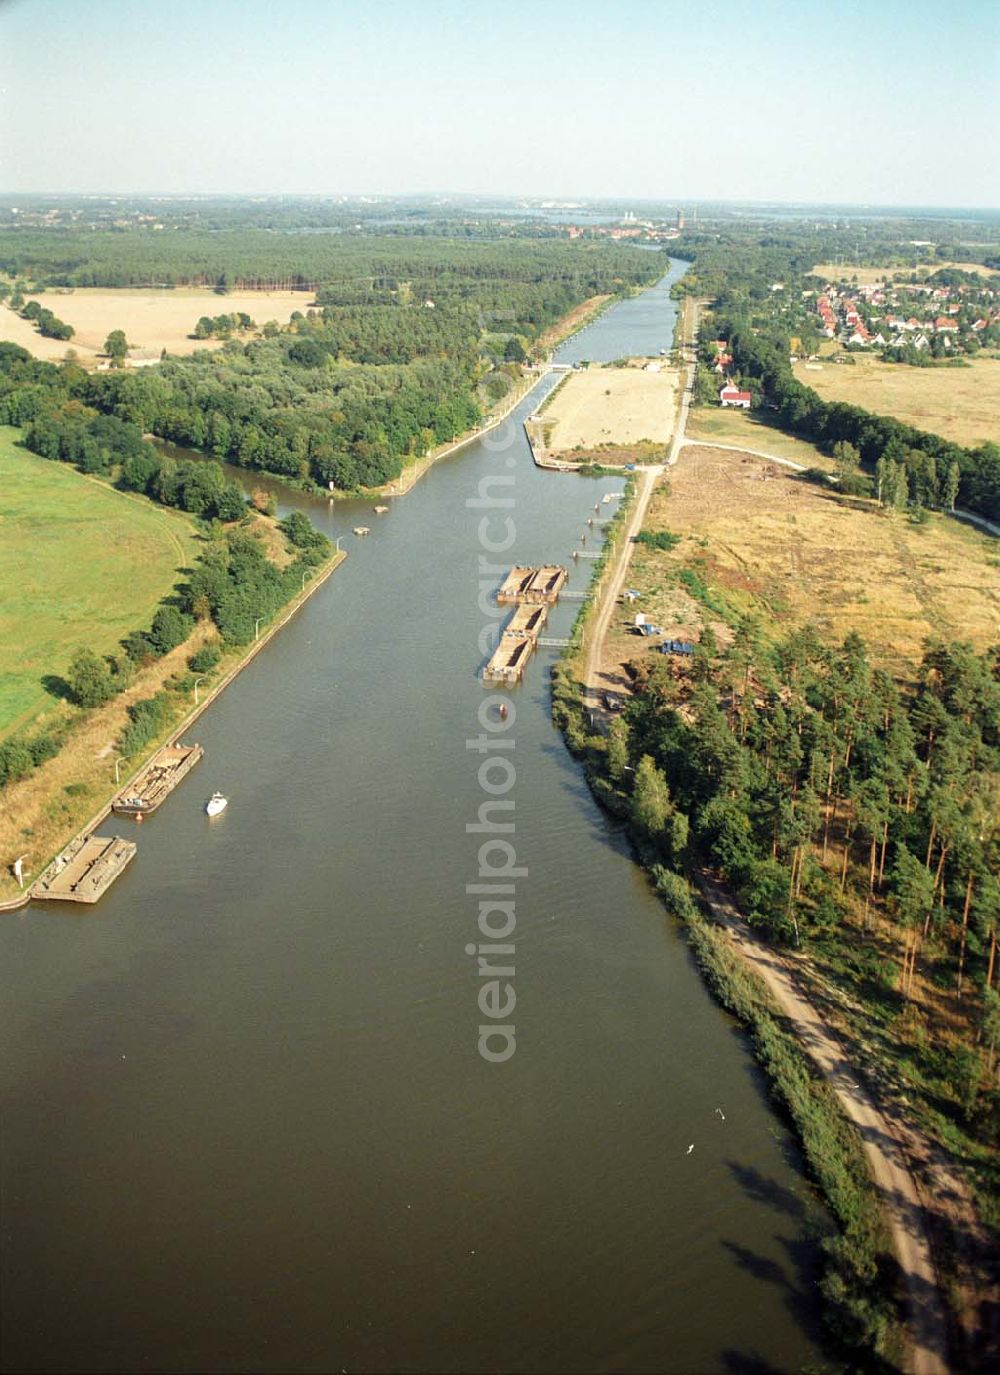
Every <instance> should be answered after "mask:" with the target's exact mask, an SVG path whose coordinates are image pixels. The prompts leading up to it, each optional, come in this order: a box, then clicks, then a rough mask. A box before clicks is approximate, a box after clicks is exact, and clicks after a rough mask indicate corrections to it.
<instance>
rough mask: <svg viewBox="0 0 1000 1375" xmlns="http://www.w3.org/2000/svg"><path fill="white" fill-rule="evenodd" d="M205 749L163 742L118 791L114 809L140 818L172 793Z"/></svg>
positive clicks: (120, 814)
mask: <svg viewBox="0 0 1000 1375" xmlns="http://www.w3.org/2000/svg"><path fill="white" fill-rule="evenodd" d="M204 753H205V751H204V750H203V749H202V747H201V746H200V745H179V744H178V745H164V747H163V749H161V750H157V752H156V754H154V755H153V757H152V759H151V760H150V761H149V763H148V764H147V765H146V767H145V768H144V769H143V771H142V773H141V774H139V776H138V778H136V779H134V780H133V781H132V782H131V783H130V784H129V785H128V787H127V788H126V789H124V790H123V791H122V792H120V793H119V794H118V796H117V797H116V798H115V800H114V801H113V802H112V804H111V810H112V811H113V812H117V814H118V815H119V816H134V817H135V818H136V820H137V821H141V820H142V818H143V817H144V816H148V815H149V813H150V812H155V811H156V809H157V807H159V806H160V804H161V803H162V802H163V801H165V799H166V798H167V797H168V796H169V795H170V793H172V792H173V790H174V788H176V787H177V784H178V783H179V782H180V781H181V779H182V778H184V777H185V776H186V775H187V774H188V773H190V771H191V770H192V769H193V768H194V766H195V764H197V762H198V760H199V759H200V758H201V757H202V755H203V754H204Z"/></svg>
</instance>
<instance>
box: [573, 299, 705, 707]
mask: <svg viewBox="0 0 1000 1375" xmlns="http://www.w3.org/2000/svg"><path fill="white" fill-rule="evenodd" d="M697 342H698V307H697V302H696V303H695V305H694V320H693V321H692V332H691V338H690V339H689V340H685V341H684V342H683V343H682V345H681V357H682V362H683V365H684V368H685V374H684V380H683V385H682V389H681V394H680V405H679V406H678V408H677V425H676V427H675V429H674V436H673V439H672V440H671V444H670V452H669V454H668V455H667V462H666V465H662V464H657V465H655V466H649V467H643V468H640V469H639V490H638V491H637V492H636V497H635V503H634V505H633V507H632V511H631V513H630V515H629V518H628V523H627V525H626V528H625V531H624V537H623V539H622V541H621V545H620V547H619V549H618V552H617V554H616V555H615V561H614V563H613V565H612V567H611V570H610V575H609V576H608V577H607V580H606V582H605V584H604V591H603V593H602V594H601V597H600V606H599V607H598V611H597V616H596V618H595V620H594V623H593V625H592V626H590V627H588V633H589V637H590V647H589V648H588V650H587V660H586V663H585V665H584V670H583V686H584V705H585V706H590V707H595V706H599V705H600V695H601V694H600V688H599V686H598V679H599V669H600V663H601V654H602V652H603V650H604V637H605V635H606V634H607V633H608V625H609V624H610V621H611V615H612V612H613V611H614V608H615V605H616V603H617V601H618V598H619V596H620V595H621V590H622V587H623V585H624V583H625V574H626V573H627V572H628V566H629V564H630V563H631V561H632V551H633V549H634V548H635V537H636V535H637V534H638V533H639V531H640V530H641V529H642V522H643V520H644V518H645V515H646V508H647V506H648V505H649V499H650V497H651V496H652V495H653V492H654V490H655V488H656V483H657V481H658V480H659V478H660V477H662V475H663V473H664V471H665V467H672V466H673V464H675V463H676V462H677V456H678V454H679V453H680V451H681V449H682V448H683V447H684V445H685V444H686V443H687V442H688V441H687V440H686V439H685V438H684V431H685V429H686V427H687V418H688V411H689V410H690V408H691V398H692V395H693V393H694V368H695V349H696V347H697Z"/></svg>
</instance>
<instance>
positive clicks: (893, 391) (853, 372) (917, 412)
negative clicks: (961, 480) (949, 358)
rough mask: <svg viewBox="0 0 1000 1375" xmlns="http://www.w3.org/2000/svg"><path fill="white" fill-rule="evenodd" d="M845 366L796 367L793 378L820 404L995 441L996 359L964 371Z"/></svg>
mask: <svg viewBox="0 0 1000 1375" xmlns="http://www.w3.org/2000/svg"><path fill="white" fill-rule="evenodd" d="M851 356H852V357H853V358H854V360H855V362H854V366H853V367H852V366H850V365H849V364H842V363H841V364H837V363H822V364H820V365H819V367H818V369H817V366H816V365H815V364H813V365H812V367H809V368H807V366H806V365H805V364H804V363H796V364H795V365H794V368H793V371H794V373H795V376H796V378H797V379H798V380H799V381H800V382H802V383H803V384H804V385H805V386H807V387H812V388H813V389H814V390H815V391H817V392H818V393H819V395H820V396H821V397H822V398H823V400H824V401H847V402H849V403H850V404H851V405H853V406H863V407H864V408H865V409H866V410H869V411H873V412H875V413H876V414H878V415H894V416H896V418H897V419H899V420H903V421H905V422H906V423H907V424H908V425H915V426H916V427H917V429H920V430H930V431H931V432H932V433H934V434H940V435H943V436H944V437H945V439H953V440H954V441H955V442H956V443H958V444H967V445H970V446H972V447H975V446H976V445H977V444H982V443H983V442H984V441H985V440H987V439H993V440H996V439H998V438H1000V359H996V358H973V359H970V360H968V361H969V366H968V367H961V368H950V367H943V368H942V367H933V368H911V367H907V366H906V365H905V364H903V363H883V362H882V360H881V359H880V358H872V357H868V356H866V355H864V354H857V353H856V354H853V355H851Z"/></svg>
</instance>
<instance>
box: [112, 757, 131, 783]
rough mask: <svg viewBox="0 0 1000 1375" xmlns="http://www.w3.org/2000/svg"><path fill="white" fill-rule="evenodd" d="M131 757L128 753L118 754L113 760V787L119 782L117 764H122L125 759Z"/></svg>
mask: <svg viewBox="0 0 1000 1375" xmlns="http://www.w3.org/2000/svg"><path fill="white" fill-rule="evenodd" d="M131 758H132V756H131V755H130V754H120V755H118V757H117V759H116V760H115V787H116V788H117V787H118V785H119V783H121V777H120V776H119V773H118V768H119V766H120V765H121V764H124V763H125V761H126V760H128V759H131Z"/></svg>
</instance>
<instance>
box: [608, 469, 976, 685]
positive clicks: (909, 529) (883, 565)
mask: <svg viewBox="0 0 1000 1375" xmlns="http://www.w3.org/2000/svg"><path fill="white" fill-rule="evenodd" d="M767 469H768V465H767V463H765V462H763V461H760V460H757V459H751V458H743V459H741V458H740V457H739V456H738V455H736V454H731V453H722V452H720V451H716V450H711V449H700V448H698V449H692V448H689V449H685V450H684V451H683V452H682V454H681V457H680V460H679V462H678V464H677V466H676V468H674V469H673V470H672V471H671V473H670V476H669V482H668V484H667V485H666V486H665V487H664V488H663V489H661V490H660V491H658V492H657V493H656V494H655V495H654V497H653V500H652V503H651V505H650V508H649V512H648V515H647V518H646V522H645V527H644V528H645V530H647V531H651V532H655V531H660V530H667V531H670V532H671V533H672V534H675V535H680V536H681V537H682V538H681V540H680V542H679V543H678V544H677V545H675V547H674V548H673V549H671V550H669V551H666V552H664V551H660V550H655V549H650V548H648V547H646V546H643V545H641V544H639V545H637V546H636V548H635V552H634V561H633V564H632V567H631V569H630V572H629V575H628V584H629V586H630V587H633V588H635V589H636V590H637V591H639V592H641V593H642V597H641V599H640V600H639V601H637V602H636V603H635V604H634V606H622V607H621V608H620V609H619V611H618V613H617V614H616V617H615V623H614V626H613V634H612V635H611V636H609V642H608V645H607V657H606V659H605V662H604V665H603V668H604V671H605V673H606V675H607V676H608V679H609V680H611V679H613V678H614V677H615V676H616V675H615V663H618V664H621V663H623V662H625V661H627V660H629V659H634V658H636V657H637V656H640V655H643V654H648V653H650V652H651V650H650V648H649V645H648V642H647V641H645V640H642V639H641V638H640V637H639V636H637V635H635V634H634V633H632V632H631V630H630V627H631V625H632V622H633V620H634V617H635V613H636V612H637V611H642V612H644V613H645V614H646V616H647V617H649V618H650V619H651V620H653V621H654V622H656V623H657V624H659V625H662V626H663V629H664V632H665V633H666V634H667V635H668V636H671V637H675V638H685V639H693V640H696V639H697V638H698V636H699V634H700V630H701V627H702V625H703V624H704V623H705V621H706V620H707V621H708V622H710V623H711V624H712V625H713V626H714V627H715V628H716V630H717V633H718V634H719V639H720V641H722V642H725V640H726V639H728V636H729V631H728V630H727V629H726V627H725V621H726V618H727V617H728V618H730V619H734V618H735V617H736V616H737V615H740V614H754V615H756V616H758V617H759V620H760V624H761V627H762V632H763V634H764V635H765V637H777V636H779V635H781V634H784V633H785V632H786V631H787V630H788V629H790V628H792V627H793V626H797V625H803V624H805V623H806V622H809V621H812V622H814V623H815V624H816V625H817V627H818V628H819V630H820V632H821V633H822V635H823V636H824V638H827V639H831V640H834V641H839V640H842V639H843V637H844V636H845V635H846V634H847V633H848V632H849V631H851V630H856V631H857V632H858V633H859V634H860V635H861V636H862V637H863V638H864V639H865V640H866V641H867V643H868V644H869V646H870V648H871V650H872V653H873V655H874V656H875V657H876V658H877V659H878V660H879V661H880V662H881V663H883V664H884V665H885V666H886V667H887V668H889V669H890V670H891V671H892V672H894V673H896V674H897V675H899V676H901V677H907V676H909V674H910V671H911V670H912V666H913V665H914V664H915V663H916V662H917V661H918V660H919V658H920V655H921V653H922V647H923V642H924V640H925V639H926V638H928V637H934V636H939V637H942V638H957V639H965V640H970V641H972V643H973V644H975V645H976V647H977V648H980V649H982V648H984V647H985V646H987V645H990V644H996V643H997V642H1000V541H997V540H995V539H992V538H991V537H990V536H988V535H984V534H981V533H979V532H978V531H976V530H974V529H972V528H970V527H968V526H965V525H962V524H961V523H960V522H958V521H956V520H952V519H949V518H948V517H946V516H932V517H931V518H930V520H929V521H928V523H927V524H926V525H913V524H911V523H910V522H909V520H908V519H906V518H905V517H904V516H901V515H895V516H888V515H883V514H880V513H878V512H876V511H875V510H874V508H873V507H872V505H871V503H868V502H854V501H850V500H847V499H844V498H839V497H837V496H836V495H835V494H833V493H832V492H826V491H823V490H821V489H820V488H818V487H816V486H814V485H812V484H810V483H808V482H805V481H803V480H802V479H801V478H799V477H797V476H795V475H794V474H790V473H788V472H787V471H786V470H782V469H773V470H772V471H773V476H771V477H768V478H767V479H766V480H764V474H765V472H766V471H767ZM723 613H724V614H723Z"/></svg>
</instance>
